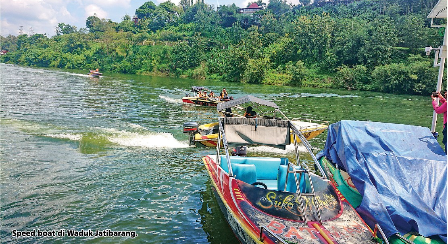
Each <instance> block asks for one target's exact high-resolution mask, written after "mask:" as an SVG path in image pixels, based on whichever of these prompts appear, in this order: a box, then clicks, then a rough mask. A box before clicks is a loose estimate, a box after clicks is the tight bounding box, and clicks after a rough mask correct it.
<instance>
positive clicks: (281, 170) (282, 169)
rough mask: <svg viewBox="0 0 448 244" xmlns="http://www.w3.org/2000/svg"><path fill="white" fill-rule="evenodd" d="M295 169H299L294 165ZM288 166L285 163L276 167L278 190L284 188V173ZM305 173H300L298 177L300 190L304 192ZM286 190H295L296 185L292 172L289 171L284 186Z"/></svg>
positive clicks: (305, 189) (305, 190)
mask: <svg viewBox="0 0 448 244" xmlns="http://www.w3.org/2000/svg"><path fill="white" fill-rule="evenodd" d="M295 169H300V168H299V167H297V166H296V167H295ZM287 170H288V166H287V165H280V168H279V169H278V180H277V187H278V188H277V189H278V190H279V191H284V190H285V181H286V174H287ZM297 177H299V173H297ZM305 177H306V175H305V174H301V177H300V192H302V193H305V192H307V187H306V179H305ZM286 191H288V192H297V185H296V180H295V178H294V173H289V175H288V184H287V186H286Z"/></svg>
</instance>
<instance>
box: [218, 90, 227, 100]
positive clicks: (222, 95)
mask: <svg viewBox="0 0 448 244" xmlns="http://www.w3.org/2000/svg"><path fill="white" fill-rule="evenodd" d="M219 98H220V99H221V100H227V99H229V94H228V93H227V91H226V88H222V91H221V94H219Z"/></svg>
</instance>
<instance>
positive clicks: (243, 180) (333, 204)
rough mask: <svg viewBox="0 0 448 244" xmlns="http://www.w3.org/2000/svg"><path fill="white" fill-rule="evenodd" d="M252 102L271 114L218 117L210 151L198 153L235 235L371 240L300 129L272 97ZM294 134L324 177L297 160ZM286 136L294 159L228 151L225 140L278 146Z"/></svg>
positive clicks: (245, 239)
mask: <svg viewBox="0 0 448 244" xmlns="http://www.w3.org/2000/svg"><path fill="white" fill-rule="evenodd" d="M234 102H235V100H234V101H230V102H226V103H223V104H226V105H224V107H226V106H232V105H235V104H234ZM258 103H259V104H264V105H268V106H270V107H271V108H272V107H274V108H275V110H274V111H273V113H274V115H272V116H271V117H265V118H237V117H221V118H219V121H218V130H219V133H218V140H217V141H218V145H217V147H216V149H217V151H216V154H215V155H208V156H206V157H204V158H203V162H204V164H205V167H206V169H207V172H208V174H209V176H210V179H211V182H212V188H213V192H214V193H215V196H216V199H217V201H218V204H219V206H220V208H221V210H222V212H223V214H224V217H225V218H226V219H227V221H228V223H229V225H230V227H231V228H232V230H233V231H234V233H235V235H236V236H237V238H238V239H239V240H240V241H241V242H242V243H316V244H317V243H320V244H322V243H333V244H335V243H341V244H342V243H375V241H374V240H373V232H372V231H371V230H370V229H369V228H368V227H367V226H366V225H365V223H364V221H363V220H362V219H361V218H360V217H359V215H358V213H357V212H356V211H355V209H354V208H353V207H351V205H350V203H349V202H348V201H347V200H346V199H345V198H344V197H342V196H341V194H340V193H339V191H338V190H337V188H336V187H335V185H334V184H333V183H332V182H331V181H330V180H328V179H326V178H325V174H324V173H323V169H321V168H320V165H319V163H318V162H317V158H316V157H315V156H314V154H313V152H312V148H311V145H310V144H309V143H308V141H307V139H306V138H305V137H304V135H303V134H302V133H301V132H300V130H299V129H298V128H297V127H296V126H295V125H294V124H293V123H291V121H290V120H288V119H287V118H286V116H284V114H283V113H282V112H281V111H280V110H279V109H278V107H277V106H276V105H275V104H274V103H272V102H269V101H264V100H261V99H259V100H258ZM221 108H222V107H221ZM218 110H219V106H218ZM278 114H280V115H283V116H282V117H283V118H279V117H277V115H278ZM297 139H300V140H301V142H302V143H303V144H304V145H305V147H306V148H307V150H308V152H309V153H310V155H311V156H312V158H313V160H314V162H315V163H316V166H317V167H318V168H319V171H321V174H322V175H324V177H321V176H319V175H317V174H314V173H312V172H311V171H310V170H309V169H308V166H307V165H306V164H305V162H304V161H303V160H300V158H299V155H298V143H299V142H298V140H297ZM291 140H293V144H294V146H295V154H294V159H288V158H276V157H241V156H230V154H229V146H245V145H264V146H270V147H273V148H283V149H284V148H285V147H286V145H289V144H291ZM221 143H222V147H221V145H220V144H221Z"/></svg>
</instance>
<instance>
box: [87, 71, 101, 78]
mask: <svg viewBox="0 0 448 244" xmlns="http://www.w3.org/2000/svg"><path fill="white" fill-rule="evenodd" d="M102 75H103V73H100V72H99V71H97V70H90V72H89V76H90V77H100V76H102Z"/></svg>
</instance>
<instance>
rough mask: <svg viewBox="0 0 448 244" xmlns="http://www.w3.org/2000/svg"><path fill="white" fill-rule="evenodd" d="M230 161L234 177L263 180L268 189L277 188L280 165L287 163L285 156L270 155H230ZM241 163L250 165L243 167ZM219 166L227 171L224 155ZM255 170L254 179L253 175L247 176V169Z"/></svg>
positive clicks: (245, 180)
mask: <svg viewBox="0 0 448 244" xmlns="http://www.w3.org/2000/svg"><path fill="white" fill-rule="evenodd" d="M230 163H231V164H232V170H233V174H234V175H235V177H236V178H237V179H239V180H242V181H244V182H246V183H249V184H252V183H254V182H263V183H264V184H266V186H267V187H268V189H270V190H277V185H278V183H277V175H278V169H279V166H280V165H287V164H288V159H287V158H270V157H239V156H231V157H230ZM243 165H252V166H253V169H252V167H244V166H243ZM221 168H222V169H223V170H225V171H226V172H229V169H228V167H227V160H226V157H225V156H221ZM253 170H255V181H253V176H249V174H253V173H249V171H253Z"/></svg>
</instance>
